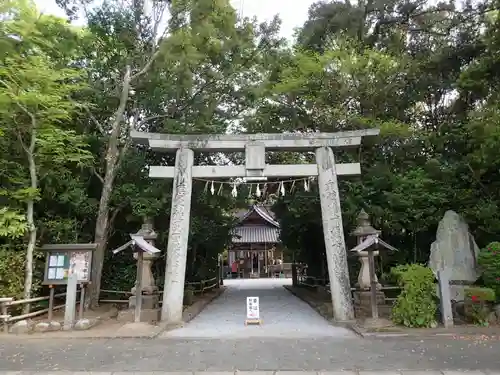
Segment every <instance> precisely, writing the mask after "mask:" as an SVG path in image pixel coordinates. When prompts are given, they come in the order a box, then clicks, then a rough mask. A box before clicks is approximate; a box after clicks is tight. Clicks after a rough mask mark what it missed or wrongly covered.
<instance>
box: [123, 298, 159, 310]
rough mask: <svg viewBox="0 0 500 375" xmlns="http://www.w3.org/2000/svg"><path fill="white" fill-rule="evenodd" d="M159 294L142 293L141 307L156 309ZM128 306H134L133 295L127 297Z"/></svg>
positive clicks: (131, 307)
mask: <svg viewBox="0 0 500 375" xmlns="http://www.w3.org/2000/svg"><path fill="white" fill-rule="evenodd" d="M159 300H160V299H159V296H156V295H153V296H149V295H143V296H142V306H141V307H142V308H143V309H157V308H158V307H159ZM128 307H129V308H130V309H133V308H134V307H135V296H132V297H130V298H129V299H128Z"/></svg>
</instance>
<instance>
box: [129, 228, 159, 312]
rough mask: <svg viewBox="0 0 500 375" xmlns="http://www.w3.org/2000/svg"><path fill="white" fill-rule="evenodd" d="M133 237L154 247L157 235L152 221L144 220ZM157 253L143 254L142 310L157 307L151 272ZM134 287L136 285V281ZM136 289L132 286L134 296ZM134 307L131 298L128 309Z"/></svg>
mask: <svg viewBox="0 0 500 375" xmlns="http://www.w3.org/2000/svg"><path fill="white" fill-rule="evenodd" d="M134 235H136V236H141V237H142V238H144V240H146V241H147V242H148V243H149V244H150V245H153V246H155V240H156V238H157V237H158V235H157V233H156V232H155V231H154V229H153V220H152V219H150V218H146V219H144V223H143V224H142V226H141V229H139V231H138V232H137V233H135V234H134ZM158 256H159V254H158V253H146V252H144V253H143V259H142V272H141V274H142V282H141V284H142V288H141V289H142V295H143V297H142V308H143V309H156V308H157V307H158V301H159V299H158V294H157V292H158V287H157V286H156V285H155V279H154V277H153V272H152V271H151V266H152V265H153V262H154V261H155V260H156V259H157V258H158ZM134 259H135V260H138V253H134ZM135 285H137V280H136V283H135ZM135 290H136V287H135V286H134V287H133V288H132V290H131V292H132V294H135ZM134 306H135V297H131V298H130V300H129V307H134Z"/></svg>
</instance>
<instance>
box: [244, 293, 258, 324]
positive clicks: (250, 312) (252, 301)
mask: <svg viewBox="0 0 500 375" xmlns="http://www.w3.org/2000/svg"><path fill="white" fill-rule="evenodd" d="M259 319H260V309H259V297H247V320H259Z"/></svg>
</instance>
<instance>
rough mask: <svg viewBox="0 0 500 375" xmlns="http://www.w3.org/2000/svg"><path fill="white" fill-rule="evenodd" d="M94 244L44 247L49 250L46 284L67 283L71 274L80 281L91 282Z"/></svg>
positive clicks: (43, 248) (46, 265)
mask: <svg viewBox="0 0 500 375" xmlns="http://www.w3.org/2000/svg"><path fill="white" fill-rule="evenodd" d="M94 248H95V245H94V244H61V245H59V244H51V245H45V246H43V247H42V250H45V251H47V258H46V259H47V260H46V262H45V275H44V281H43V284H44V285H65V284H67V282H68V277H69V275H71V274H76V276H77V280H78V282H79V283H88V282H90V274H91V267H92V251H93V250H94Z"/></svg>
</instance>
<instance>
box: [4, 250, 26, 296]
mask: <svg viewBox="0 0 500 375" xmlns="http://www.w3.org/2000/svg"><path fill="white" fill-rule="evenodd" d="M23 290H24V252H21V251H13V250H11V249H9V248H7V247H0V297H14V298H16V299H20V298H22V297H23Z"/></svg>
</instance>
